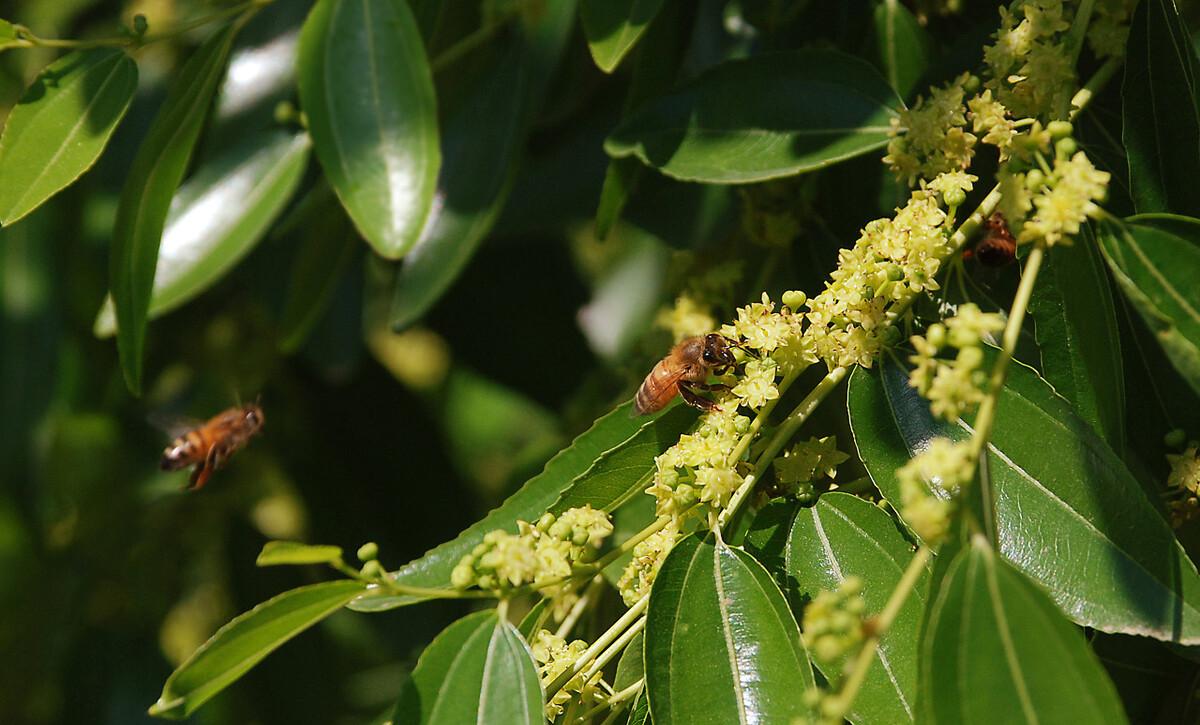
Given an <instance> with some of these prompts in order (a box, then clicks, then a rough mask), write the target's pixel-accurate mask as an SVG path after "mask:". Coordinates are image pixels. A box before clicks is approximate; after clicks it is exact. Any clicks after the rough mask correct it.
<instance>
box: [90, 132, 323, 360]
mask: <svg viewBox="0 0 1200 725" xmlns="http://www.w3.org/2000/svg"><path fill="white" fill-rule="evenodd" d="M309 147H310V144H309V140H308V136H307V135H305V134H303V133H301V134H291V133H288V132H285V131H273V132H270V133H268V134H265V135H260V136H254V137H251V138H250V139H247V141H246V142H244V143H242V144H240V145H239V146H237V147H235V148H232V149H230V150H229V151H228V152H226V153H224V154H222V155H221V156H219V157H217V158H215V159H213V160H212V161H210V162H209V163H207V164H205V165H204V166H202V167H201V168H200V169H199V170H198V171H197V172H196V173H195V174H194V175H193V176H192V177H191V178H189V179H188V180H187V181H186V182H184V184H183V186H181V187H179V191H178V192H177V193H176V194H175V198H174V199H172V200H171V210H170V213H169V214H168V216H167V223H166V226H165V228H164V230H163V233H162V243H161V245H160V247H159V250H158V263H157V264H156V269H155V272H154V291H153V293H152V295H151V298H150V310H149V318H150V319H155V318H157V317H161V316H162V315H165V314H166V313H168V312H170V311H171V310H174V309H176V308H177V307H179V306H181V305H183V304H184V303H186V302H188V301H189V300H191V299H193V298H195V297H196V296H198V295H200V294H201V293H202V292H204V291H205V290H207V289H208V288H209V287H212V286H213V285H214V284H216V283H217V282H218V281H219V280H220V279H221V278H222V277H224V276H225V274H226V273H228V272H229V270H231V269H233V267H235V266H236V265H237V263H238V262H239V261H241V260H242V258H243V257H245V256H246V255H247V254H249V253H250V250H252V249H254V246H255V245H256V244H258V242H259V241H260V240H261V239H262V238H263V236H264V235H265V234H266V233H267V229H268V228H269V227H270V225H271V223H272V222H273V221H275V218H276V217H278V216H279V214H280V213H281V212H282V211H283V209H284V207H285V206H287V203H288V201H289V200H290V199H291V198H292V195H293V194H294V193H295V191H296V186H297V185H299V183H300V179H301V178H303V176H304V169H305V168H306V167H307V166H308V153H309ZM113 312H114V309H113V301H112V298H111V297H110V298H109V299H107V300H105V302H104V306H103V307H102V308H101V309H100V313H99V315H97V317H96V323H95V326H94V332H95V334H96V335H97V336H99V337H108V336H110V335H112V334H113V333H114V332H115V331H116V318H115V316H114V314H113Z"/></svg>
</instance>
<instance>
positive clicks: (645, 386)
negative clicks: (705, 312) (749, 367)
mask: <svg viewBox="0 0 1200 725" xmlns="http://www.w3.org/2000/svg"><path fill="white" fill-rule="evenodd" d="M730 347H733V345H732V343H730V342H729V341H728V340H726V339H725V338H724V337H722V336H721V335H718V334H717V333H715V332H714V333H709V334H707V335H703V336H700V337H689V338H687V339H686V340H683V341H682V342H680V343H679V344H678V345H676V346H675V347H673V348H671V352H669V353H668V354H667V356H666V357H664V358H663V359H662V360H659V361H658V364H657V365H655V366H654V369H653V370H651V371H650V374H649V375H647V376H646V379H645V380H643V381H642V386H641V387H640V388H638V391H637V397H636V398H635V399H634V406H633V410H634V413H636V414H637V415H646V414H647V413H654V412H656V411H659V410H662V409H663V408H665V407H667V404H668V403H670V402H671V400H672V399H674V397H675V394H676V393H678V394H679V395H680V396H682V397H683V402H685V403H687V404H688V405H690V406H692V407H693V408H698V409H700V410H703V411H710V410H712V409H714V408H716V407H717V404H716V403H714V402H713V401H711V400H709V399H708V398H705V397H703V396H701V395H700V394H699V393H698V392H697V391H699V390H728V389H729V386H727V385H710V384H709V383H708V382H707V381H708V376H709V375H711V374H713V373H717V372H719V371H723V370H724V369H725V368H729V367H732V366H733V364H734V362H736V361H735V360H734V359H733V352H732V351H731V350H730V349H729V348H730Z"/></svg>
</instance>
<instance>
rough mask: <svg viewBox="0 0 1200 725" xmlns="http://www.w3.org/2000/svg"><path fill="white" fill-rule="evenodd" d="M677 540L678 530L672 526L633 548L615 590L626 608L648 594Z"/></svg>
mask: <svg viewBox="0 0 1200 725" xmlns="http://www.w3.org/2000/svg"><path fill="white" fill-rule="evenodd" d="M678 539H679V530H678V529H676V528H675V527H674V526H667V527H666V528H664V529H662V530H661V531H657V532H655V533H653V534H651V535H650V536H648V537H646V540H645V541H642V542H641V543H639V544H638V545H637V546H635V547H633V559H632V560H630V562H629V565H628V566H626V567H625V571H624V572H622V573H621V579H620V580H619V581H618V582H617V590H618V591H619V592H621V599H622V600H623V601H624V602H625V605H626V606H629V607H632V606H633V605H634V604H635V603H637V601H638V600H639V599H641V598H642V597H643V596H645V595H646V594H648V593H649V592H650V587H651V586H652V585H653V584H654V578H655V577H656V576H658V570H659V569H660V568H662V563H663V561H664V560H665V559H666V558H667V554H668V553H670V551H671V547H673V546H675V542H676V541H677V540H678Z"/></svg>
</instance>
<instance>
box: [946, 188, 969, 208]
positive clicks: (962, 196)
mask: <svg viewBox="0 0 1200 725" xmlns="http://www.w3.org/2000/svg"><path fill="white" fill-rule="evenodd" d="M942 200H943V201H945V202H946V206H949V207H956V206H961V205H962V203H963V202H964V201H966V200H967V193H966V192H965V191H963V190H962V189H950V190H949V191H945V192H943V193H942Z"/></svg>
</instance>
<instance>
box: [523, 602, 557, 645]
mask: <svg viewBox="0 0 1200 725" xmlns="http://www.w3.org/2000/svg"><path fill="white" fill-rule="evenodd" d="M549 606H550V600H549V599H547V598H545V597H541V598H539V599H538V600H537V604H534V605H533V606H532V607H530V609H529V611H528V612H527V613H526V614H525V616H524V617H522V618H521V623H520V624H519V625H517V631H518V632H520V633H521V636H522V637H524V638H525V641H529V640H531V639H533V635H535V634H537V630H538V624H539V623H542V624H544V623H545V620H544V619H542V617H543V615H546V616H549V612H547V611H546V608H547V607H549ZM539 620H541V621H540V622H539Z"/></svg>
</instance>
